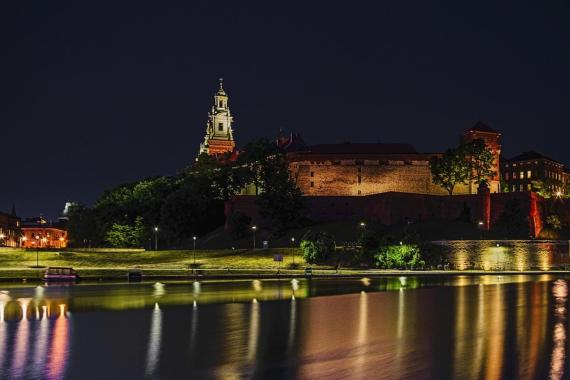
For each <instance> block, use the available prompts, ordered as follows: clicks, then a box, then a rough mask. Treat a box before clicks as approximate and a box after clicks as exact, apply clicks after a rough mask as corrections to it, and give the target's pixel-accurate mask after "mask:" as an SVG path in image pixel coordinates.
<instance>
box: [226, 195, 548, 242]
mask: <svg viewBox="0 0 570 380" xmlns="http://www.w3.org/2000/svg"><path fill="white" fill-rule="evenodd" d="M485 196H486V197H488V198H490V199H488V201H487V202H486V201H485V198H484V197H485ZM255 199H256V197H255V196H252V195H240V196H238V197H236V198H235V199H234V200H232V201H229V203H228V204H227V206H226V217H229V215H231V213H232V212H241V213H244V214H246V215H249V216H250V217H251V218H252V219H253V221H254V222H255V223H259V224H263V223H262V222H263V220H262V218H261V216H260V215H259V210H258V208H257V205H256V204H255ZM304 199H305V203H306V205H307V216H308V217H309V218H310V219H311V220H313V221H316V222H334V221H343V220H355V221H358V220H367V221H370V222H375V223H381V224H384V225H393V224H399V223H405V222H408V221H412V222H417V221H426V220H447V221H454V220H457V218H458V217H459V216H460V215H462V213H463V212H464V209H465V207H467V208H468V209H469V210H470V214H469V215H470V221H471V222H472V223H475V224H476V223H478V222H479V221H483V222H484V223H487V221H489V223H490V227H492V226H493V224H494V223H496V221H497V220H498V219H499V218H500V216H501V214H502V213H503V211H504V209H505V205H506V204H507V203H508V202H509V201H510V200H512V199H518V200H519V201H520V204H521V207H522V209H523V211H524V212H525V213H527V214H528V215H529V220H530V222H531V234H532V235H533V236H537V235H538V234H539V233H540V230H541V229H542V220H541V215H540V214H541V213H540V209H541V207H542V205H541V204H542V198H540V197H538V196H536V194H534V193H530V192H526V193H524V192H523V193H498V194H486V195H482V194H466V195H457V196H448V195H445V196H441V195H429V194H413V193H396V192H388V193H382V194H374V195H368V196H361V197H354V196H306V197H304Z"/></svg>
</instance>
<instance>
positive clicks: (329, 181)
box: [289, 159, 469, 196]
mask: <svg viewBox="0 0 570 380" xmlns="http://www.w3.org/2000/svg"><path fill="white" fill-rule="evenodd" d="M289 168H290V171H291V174H292V176H293V178H294V179H295V181H296V183H297V186H298V187H299V189H301V191H302V192H303V194H304V195H308V196H358V195H372V194H378V193H385V192H391V191H392V192H402V193H415V194H433V195H446V194H447V192H446V191H445V190H444V189H443V188H441V187H440V186H438V185H434V184H433V182H432V176H431V171H430V168H429V160H428V159H421V160H417V159H416V160H414V159H394V160H355V159H351V160H338V161H335V160H322V161H308V160H305V161H294V162H291V164H290V165H289ZM467 193H469V187H468V186H467V185H458V186H457V187H456V189H455V190H454V194H467Z"/></svg>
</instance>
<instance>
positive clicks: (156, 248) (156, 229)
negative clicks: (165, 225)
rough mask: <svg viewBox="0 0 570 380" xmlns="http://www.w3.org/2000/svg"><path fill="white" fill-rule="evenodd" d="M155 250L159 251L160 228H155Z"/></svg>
mask: <svg viewBox="0 0 570 380" xmlns="http://www.w3.org/2000/svg"><path fill="white" fill-rule="evenodd" d="M154 250H155V251H158V227H157V226H155V227H154Z"/></svg>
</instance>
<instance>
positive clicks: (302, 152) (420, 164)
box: [278, 122, 501, 196]
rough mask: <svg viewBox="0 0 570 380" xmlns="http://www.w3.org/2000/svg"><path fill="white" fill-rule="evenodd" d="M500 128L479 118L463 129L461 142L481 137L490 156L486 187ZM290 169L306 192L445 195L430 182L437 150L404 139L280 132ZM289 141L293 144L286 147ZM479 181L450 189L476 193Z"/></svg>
mask: <svg viewBox="0 0 570 380" xmlns="http://www.w3.org/2000/svg"><path fill="white" fill-rule="evenodd" d="M500 137H501V134H500V133H499V132H497V131H495V130H493V129H491V128H490V127H488V126H486V125H485V124H483V123H480V122H479V123H477V124H476V125H475V126H474V127H472V128H469V129H468V130H467V131H465V132H464V133H463V135H462V137H461V141H462V142H463V143H467V142H470V141H473V140H475V139H482V140H484V141H485V143H486V145H487V147H488V148H489V149H490V150H491V151H492V152H493V155H494V157H495V161H494V164H493V165H494V166H493V168H494V170H495V171H496V173H497V175H496V176H495V177H494V178H491V179H490V181H489V182H490V183H489V188H490V190H491V192H493V193H497V192H499V174H498V173H499V172H500V166H499V155H500V152H501V145H500ZM278 142H279V144H280V145H281V146H282V147H284V148H285V149H286V150H287V151H288V153H287V158H288V160H289V169H290V171H291V173H292V176H293V178H294V179H295V181H296V183H297V186H298V187H299V188H300V189H301V191H302V192H303V194H304V195H307V196H311V195H312V196H365V195H373V194H379V193H386V192H403V193H416V194H433V195H438V194H439V195H444V194H447V192H446V191H445V190H444V189H443V188H441V187H440V186H438V185H435V184H434V183H433V182H432V175H431V170H430V165H429V163H430V160H431V158H432V157H434V156H440V155H441V153H419V152H417V151H416V149H415V148H414V147H413V146H411V145H409V144H381V143H357V144H355V143H344V144H319V145H312V146H306V145H305V144H304V143H303V142H302V140H301V139H300V136H298V135H291V136H290V137H289V138H284V137H281V138H280V139H279V140H278ZM291 147H293V148H291ZM477 187H478V184H471V185H464V184H461V185H458V186H457V187H456V189H455V191H454V194H476V193H477Z"/></svg>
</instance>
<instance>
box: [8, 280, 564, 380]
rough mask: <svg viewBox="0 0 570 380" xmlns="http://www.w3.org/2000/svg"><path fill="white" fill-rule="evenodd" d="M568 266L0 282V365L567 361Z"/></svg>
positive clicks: (96, 371) (528, 371)
mask: <svg viewBox="0 0 570 380" xmlns="http://www.w3.org/2000/svg"><path fill="white" fill-rule="evenodd" d="M569 280H570V275H569V276H559V275H556V276H555V275H547V274H544V275H532V276H529V275H509V276H496V275H485V276H443V277H431V276H426V277H421V276H419V277H383V278H374V279H368V278H363V279H339V280H325V279H319V280H317V279H314V280H305V279H300V280H294V281H291V280H281V281H278V280H263V281H259V280H240V281H204V282H200V283H199V282H167V283H164V284H160V283H137V284H128V283H96V284H78V285H73V286H41V287H35V286H31V285H25V284H22V285H6V284H4V285H0V286H1V287H2V290H1V292H0V377H1V378H45V379H60V378H65V379H143V378H149V379H177V378H204V379H210V378H214V379H216V378H217V379H244V378H246V379H248V378H270V379H282V378H283V379H287V378H299V379H319V378H326V379H340V378H350V379H383V378H386V379H406V378H407V379H448V378H456V379H481V378H486V379H500V378H518V379H534V378H540V379H544V378H552V379H558V378H562V377H564V376H565V375H566V374H567V373H568V360H567V356H568V355H567V352H566V351H567V347H568V342H567V340H568V321H567V317H568V315H567V313H568V311H567V307H568V286H569V282H568V281H569Z"/></svg>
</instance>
